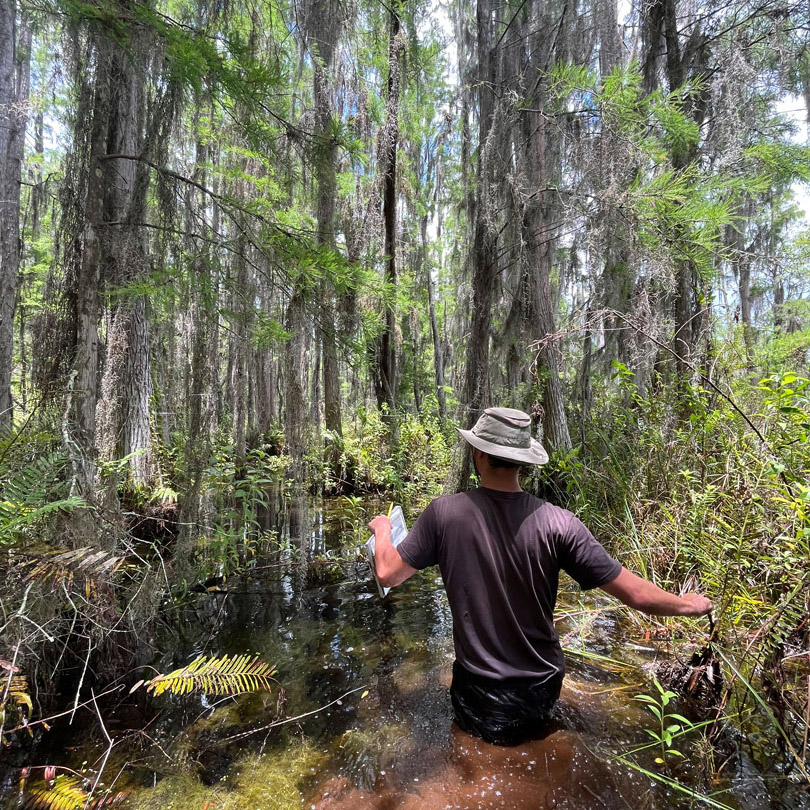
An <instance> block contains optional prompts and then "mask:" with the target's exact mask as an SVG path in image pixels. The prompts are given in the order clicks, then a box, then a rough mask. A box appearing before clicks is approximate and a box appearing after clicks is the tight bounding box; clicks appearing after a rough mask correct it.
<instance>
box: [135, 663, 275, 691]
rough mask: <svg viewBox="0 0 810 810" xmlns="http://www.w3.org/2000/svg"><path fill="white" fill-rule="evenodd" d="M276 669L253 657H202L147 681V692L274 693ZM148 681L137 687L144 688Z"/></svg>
mask: <svg viewBox="0 0 810 810" xmlns="http://www.w3.org/2000/svg"><path fill="white" fill-rule="evenodd" d="M275 672H276V670H275V669H274V668H273V667H271V666H270V664H267V663H265V662H264V661H261V660H260V659H258V658H251V657H250V656H249V655H237V656H234V657H232V658H229V657H228V656H227V655H223V656H222V658H211V659H209V658H207V657H206V656H204V655H203V656H200V657H199V658H196V659H195V660H194V661H192V662H191V663H190V664H187V665H186V666H185V667H183V668H182V669H176V670H174V671H173V672H170V673H169V674H168V675H157V676H155V677H154V678H152V679H150V680H148V681H145V684H146V689H147V691H148V692H150V693H151V694H153V695H155V696H158V695H162V694H163V693H164V692H171V693H172V694H173V695H187V694H189V693H191V692H194V691H200V692H204V693H205V694H208V695H237V694H240V693H242V692H258V691H270V689H271V688H272V682H273V675H274V674H275ZM143 683H144V682H143V681H142V682H141V683H139V684H137V685H136V687H134V688H137V687H138V686H141V685H142V684H143Z"/></svg>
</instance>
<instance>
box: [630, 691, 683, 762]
mask: <svg viewBox="0 0 810 810" xmlns="http://www.w3.org/2000/svg"><path fill="white" fill-rule="evenodd" d="M653 685H654V686H655V689H656V691H657V694H655V695H645V694H640V695H636V696H635V700H638V701H641V702H642V703H644V705H645V706H646V708H647V709H649V710H650V711H651V712H652V713H653V715H655V717H656V718H657V719H658V728H657V729H651V728H645V729H644V731H645V732H646V733H647V734H649V735H650V737H652V738H653V740H655V744H656V745H658V746H659V747H660V750H661V756H660V757H656V759H655V761H656V762H657V763H658V764H659V765H663V764H664V763H665V762H666V759H667V756H669V755H671V756H675V757H683V754H682V753H681V751H679V750H678V749H677V748H674V747H673V741H674V740H675V738H676V736H682V735H683V734H685V733H687V732H689V731H693V730H695V729H696V728H697V726H695V724H694V723H693V722H692V721H691V720H689V719H688V718H687V717H684V716H683V715H682V714H677V713H676V712H671V711H668V710H667V707H668V706H669V704H670V703H671V702H672V700H673V699H674V698H675V697H676V694H675V692H673V691H671V690H669V689H664V687H663V686H661V684H660V683H659V682H658V678H653Z"/></svg>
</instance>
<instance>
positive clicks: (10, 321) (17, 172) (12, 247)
mask: <svg viewBox="0 0 810 810" xmlns="http://www.w3.org/2000/svg"><path fill="white" fill-rule="evenodd" d="M30 54H31V29H30V28H29V26H28V25H27V23H26V21H25V18H23V22H22V26H21V29H20V30H19V31H18V30H17V3H16V2H15V0H0V430H3V429H7V428H9V427H10V426H11V424H12V421H13V408H12V398H11V376H12V370H13V366H14V309H15V305H16V302H17V284H18V279H19V272H20V181H21V179H22V161H23V151H24V141H25V126H26V121H27V119H28V86H29V77H30V60H31V56H30Z"/></svg>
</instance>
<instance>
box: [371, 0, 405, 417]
mask: <svg viewBox="0 0 810 810" xmlns="http://www.w3.org/2000/svg"><path fill="white" fill-rule="evenodd" d="M400 8H401V6H400V3H399V0H397V2H394V3H393V4H392V6H391V9H390V11H389V30H388V86H387V99H386V116H385V124H384V126H383V129H382V132H381V133H380V146H379V151H378V165H379V171H380V172H381V174H382V186H383V226H384V233H385V243H384V252H385V256H386V263H385V281H386V283H387V284H388V285H389V288H390V293H391V294H392V295H393V293H394V291H395V290H396V286H397V199H396V193H397V144H398V142H399V92H400V78H401V76H400V74H401V71H402V53H403V51H404V48H405V41H404V38H403V36H402V34H401V27H402V25H401V21H400V18H399V10H400ZM396 325H397V314H396V304H395V303H394V301H389V302H388V303H386V305H385V327H384V329H383V331H382V334H381V335H380V338H379V343H378V348H377V363H376V370H375V371H376V373H375V376H374V383H375V386H374V387H375V392H376V395H377V405H378V406H379V407H380V408H382V407H383V406H384V405H385V406H386V407H387V408H388V414H389V418H390V419H391V420H392V421H391V425H392V430H393V431H394V432H395V430H396V428H395V425H396V418H395V411H396V395H397V385H398V380H397V376H398V372H397V346H396Z"/></svg>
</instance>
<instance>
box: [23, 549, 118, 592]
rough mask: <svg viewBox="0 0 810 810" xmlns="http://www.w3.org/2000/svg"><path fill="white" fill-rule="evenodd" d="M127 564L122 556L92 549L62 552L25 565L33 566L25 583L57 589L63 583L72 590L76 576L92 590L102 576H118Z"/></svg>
mask: <svg viewBox="0 0 810 810" xmlns="http://www.w3.org/2000/svg"><path fill="white" fill-rule="evenodd" d="M123 561H124V556H123V555H116V554H112V553H111V552H109V551H99V550H98V549H97V548H94V547H93V546H85V547H84V548H79V549H72V550H69V551H60V552H57V553H56V554H51V555H49V556H47V557H39V558H37V559H35V560H33V561H29V562H28V563H25V564H24V565H32V562H33V565H32V567H31V569H30V571H28V573H27V574H26V580H28V581H29V582H31V581H38V582H48V581H49V580H50V581H51V582H52V583H53V585H54V587H58V586H59V585H61V584H62V583H63V582H64V583H66V584H67V585H68V587H70V586H71V585H72V584H73V582H74V580H75V578H76V577H77V576H81V577H83V578H84V581H85V584H86V588H87V589H88V590H89V589H91V588H92V587H93V586H94V585H95V582H96V580H98V579H100V578H101V577H102V576H110V575H111V574H113V573H115V571H117V570H118V568H119V567H120V566H121V563H123Z"/></svg>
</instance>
